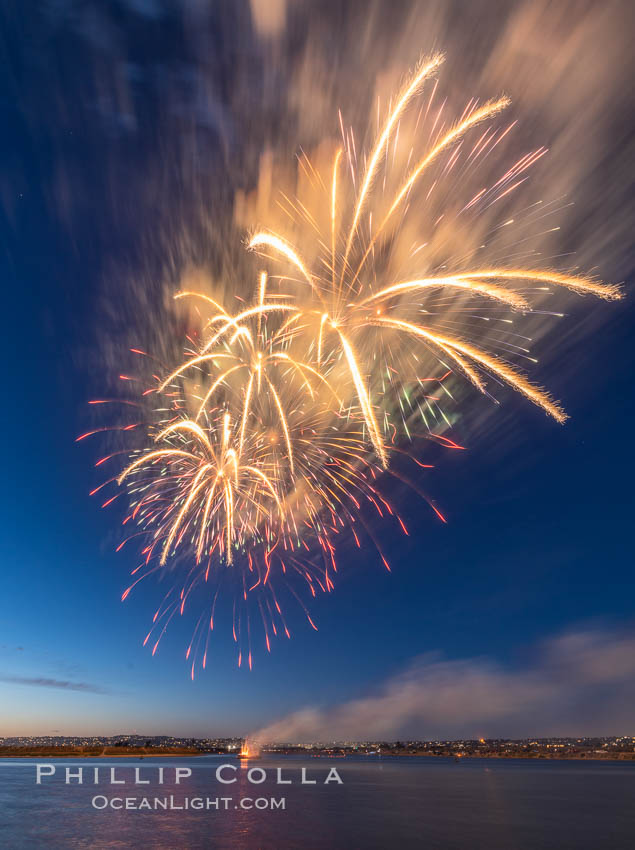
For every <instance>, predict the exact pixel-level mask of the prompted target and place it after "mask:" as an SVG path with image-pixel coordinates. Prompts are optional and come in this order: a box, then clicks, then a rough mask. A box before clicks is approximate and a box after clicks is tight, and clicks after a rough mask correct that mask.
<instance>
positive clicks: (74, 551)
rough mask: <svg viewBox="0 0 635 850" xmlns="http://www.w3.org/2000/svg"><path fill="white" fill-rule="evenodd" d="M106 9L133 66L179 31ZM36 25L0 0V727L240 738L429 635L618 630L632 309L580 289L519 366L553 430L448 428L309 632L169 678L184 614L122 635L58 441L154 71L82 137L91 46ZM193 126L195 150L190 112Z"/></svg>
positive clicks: (522, 414)
mask: <svg viewBox="0 0 635 850" xmlns="http://www.w3.org/2000/svg"><path fill="white" fill-rule="evenodd" d="M133 5H134V4H130V7H132V6H133ZM142 5H143V4H139V6H140V7H141V6H142ZM150 5H152V4H150ZM112 6H113V9H115V10H117V9H119V8H120V7H119V5H118V4H116V3H114V4H112ZM126 6H127V4H123V5H122V7H121V9H120V12H121V14H120V15H118V14H115V13H114V12H113V18H112V20H111V23H110V26H111V28H115V29H116V27H120V28H121V30H117V32H119V33H121V32H122V31H123V32H125V33H127V36H126V38H127V42H126V43H127V47H126V49H127V50H128V51H129V52H132V53H134V54H135V55H134V61H135V62H137V63H139V65H140V67H142V68H143V67H144V62H145V61H148V62H150V61H154V60H153V59H152V57H153V56H155V58H156V56H158V57H159V58H160V59H161V61H165V62H166V63H167V65H168V66H169V65H170V62H171V61H172V59H173V57H174V55H175V54H178V52H179V50H181V51H182V50H183V49H184V48H183V47H182V45H181V47H179V34H178V31H177V32H176V34H174V35H173V36H170V37H168V35H167V30H166V31H159V30H158V29H157V27H159V26H160V22H159V23H157V21H155V20H154V19H151V18H144V17H143V16H142V15H140V14H136V13H135V14H134V15H133V14H131V13H130V12H129V10H128V11H125V10H126ZM64 7H65V4H60V8H64ZM52 20H53V23H51V18H50V15H49V17H47V15H45V14H43V13H42V14H38V15H34V16H33V18H32V19H31V21H30V22H29V24H28V27H29V30H28V32H27V31H26V30H25V29H24V27H25V26H26V23H25V22H24V21H21V20H20V17H19V15H18V14H17V11H16V14H11V13H10V12H7V13H6V16H5V18H4V21H3V24H4V26H3V30H4V39H3V42H2V53H1V54H0V55H1V58H2V65H3V67H4V68H5V71H4V72H3V78H4V80H3V83H2V86H3V89H2V99H1V102H0V105H1V109H2V122H1V123H2V127H3V130H2V141H1V151H0V153H1V160H2V178H1V189H2V203H3V219H2V224H1V227H0V249H1V250H0V255H1V256H0V274H1V278H2V282H3V295H4V297H3V316H4V319H5V322H4V325H5V330H4V332H3V335H2V346H3V349H4V350H3V363H4V366H5V375H4V395H3V398H4V415H3V416H2V420H1V427H2V431H3V435H2V445H3V448H4V454H3V463H2V468H3V480H4V486H3V487H2V488H1V490H0V500H1V510H0V564H1V573H0V693H2V698H0V735H2V734H3V733H4V734H17V733H19V732H20V731H24V732H40V733H42V734H47V733H51V732H52V731H53V730H58V729H61V730H63V731H65V732H68V733H72V732H74V731H77V732H82V731H96V732H97V731H101V732H103V733H113V732H118V731H129V730H132V729H138V730H139V731H148V732H161V731H165V732H166V733H173V734H190V733H191V734H213V733H217V734H221V733H236V734H240V733H242V732H245V731H247V730H249V729H250V728H252V727H253V726H255V725H258V724H260V723H261V722H263V721H269V720H270V719H273V718H275V717H277V716H279V715H280V714H283V713H286V712H287V711H289V710H291V709H294V708H297V707H301V706H303V705H305V704H309V703H310V704H315V703H318V704H321V703H324V704H326V703H330V702H339V701H342V700H345V699H349V698H351V697H354V696H356V695H360V694H363V693H366V692H367V691H368V690H369V689H372V688H373V687H374V685H375V684H376V683H377V682H379V681H382V680H383V679H385V678H386V677H388V676H390V675H392V674H394V673H395V671H398V670H399V669H402V668H404V667H405V666H407V665H408V664H409V662H410V661H411V659H413V658H415V657H416V656H418V655H421V654H422V653H426V652H429V651H432V650H439V651H441V652H442V653H443V654H444V655H445V656H447V657H448V658H466V657H473V656H476V655H485V656H489V657H492V658H494V659H497V660H499V661H500V662H501V663H503V664H505V665H510V666H511V667H513V666H514V665H515V664H516V663H518V660H519V658H522V657H523V653H525V651H526V648H527V647H530V646H532V645H534V644H535V643H536V642H537V641H540V640H542V639H544V638H546V637H548V636H551V635H554V634H557V633H559V632H562V631H564V630H566V629H568V628H570V627H573V626H576V625H578V624H580V623H587V622H589V621H591V622H602V623H603V624H609V626H611V627H612V626H613V625H615V624H618V625H620V626H622V625H624V624H626V625H628V624H629V623H630V622H631V620H632V618H633V599H634V597H635V576H634V574H633V557H632V534H631V529H632V516H633V507H634V505H633V502H634V498H633V483H632V482H633V480H634V477H635V466H634V463H633V460H634V455H633V440H632V436H631V432H632V422H633V416H634V413H635V411H634V409H633V393H632V375H633V365H634V359H635V356H634V353H633V344H632V329H633V319H634V315H635V314H634V311H633V305H632V304H631V303H629V302H626V303H622V304H619V305H617V306H616V305H608V306H607V305H604V304H600V305H597V304H594V305H593V309H594V310H595V311H596V317H597V319H598V320H597V328H599V330H597V331H596V332H595V333H593V334H591V335H590V336H587V337H585V338H579V339H578V340H577V341H576V342H569V343H567V346H566V348H564V349H563V350H562V352H561V353H560V356H561V357H562V358H563V359H565V360H566V363H567V369H566V372H567V374H566V381H565V377H564V375H563V372H562V370H561V369H560V368H559V364H558V362H556V361H555V360H552V362H551V365H550V366H548V367H547V368H543V369H542V371H541V372H540V380H541V381H543V382H544V383H545V384H547V385H548V386H549V387H550V388H551V389H552V390H553V392H554V394H555V395H556V396H557V397H559V398H562V399H563V400H564V401H565V403H566V407H567V410H568V412H569V413H570V414H571V417H572V419H571V421H570V422H569V423H568V424H567V425H566V426H565V427H560V426H557V425H556V424H554V423H552V422H551V421H548V420H547V419H546V418H545V417H544V416H543V415H542V414H541V413H539V412H538V411H536V410H535V409H533V408H531V407H530V406H529V405H527V404H524V403H523V402H522V401H521V400H520V399H518V398H512V397H510V396H507V397H506V406H505V411H504V412H503V413H501V417H503V418H502V419H501V422H500V423H499V426H498V427H497V428H487V429H486V430H484V432H483V433H480V434H461V433H460V432H459V435H458V436H459V438H462V439H464V440H466V441H467V442H468V443H469V445H470V451H468V452H462V453H447V454H444V455H442V456H441V457H440V458H439V468H438V469H437V471H436V472H435V473H434V474H433V475H432V476H430V477H429V478H428V479H427V481H426V486H427V489H428V491H429V492H431V493H432V494H433V495H434V497H435V499H436V501H437V503H438V504H439V505H441V506H442V507H443V509H444V511H445V512H446V514H447V516H448V519H449V523H448V525H446V526H443V525H441V524H440V523H438V522H436V521H435V519H434V517H433V516H432V515H431V514H430V513H429V512H428V510H427V509H426V507H425V505H424V504H422V503H419V502H418V501H415V500H409V501H408V504H407V505H405V506H404V510H403V514H404V517H405V518H406V522H407V525H408V526H409V528H410V530H411V535H410V537H408V538H404V537H396V538H392V537H390V538H388V537H387V538H386V545H388V546H389V547H390V552H389V554H390V560H391V562H392V564H393V567H394V569H393V572H392V573H391V574H387V573H386V572H385V571H384V570H383V569H382V568H381V565H380V563H378V561H377V559H375V558H374V557H366V556H358V562H352V563H349V564H346V565H345V568H343V569H342V570H341V576H340V581H339V583H338V586H337V588H336V592H335V593H334V594H331V595H330V596H329V597H324V598H321V599H318V600H317V602H316V604H315V606H314V609H313V610H314V612H315V618H316V621H317V623H318V625H319V631H318V632H314V631H313V630H312V629H310V628H309V627H308V626H307V625H306V622H305V621H304V620H303V618H302V617H301V616H295V615H293V614H292V615H291V617H290V619H291V623H292V626H293V631H294V635H295V636H294V639H293V640H292V641H286V642H284V643H282V642H279V643H278V645H277V646H276V649H275V652H274V653H273V654H272V655H271V656H265V655H264V654H262V653H260V654H259V657H258V658H257V663H256V665H255V669H254V670H253V672H251V673H250V672H248V671H246V670H245V669H242V670H238V669H237V668H236V664H235V653H234V651H233V649H232V648H231V646H230V643H231V641H230V639H229V638H230V636H229V635H219V636H217V637H216V639H215V640H214V641H213V643H212V652H211V661H210V664H209V667H208V670H207V672H206V673H205V674H204V675H201V676H199V677H198V678H197V679H196V680H195V681H194V682H191V681H190V679H189V676H188V667H187V665H186V663H185V661H184V658H183V653H184V648H185V646H186V645H187V639H188V635H189V631H190V630H191V626H192V623H191V622H190V623H187V624H178V623H177V624H176V625H175V627H174V628H172V629H171V631H170V633H169V634H168V636H167V638H166V639H165V640H164V642H163V643H162V646H161V650H160V652H159V653H158V655H157V656H155V657H154V658H151V656H150V653H149V651H148V650H147V649H143V648H142V647H141V640H142V638H143V636H144V635H145V632H146V630H147V624H148V622H149V619H150V616H151V614H152V612H153V610H154V608H153V602H154V600H156V599H157V598H158V593H157V589H156V588H152V587H150V586H149V587H148V590H147V591H144V592H141V593H137V594H133V595H132V596H131V597H130V598H129V599H128V600H127V601H126V603H125V604H122V603H121V602H120V601H119V600H120V595H121V592H122V590H123V589H124V588H125V587H126V585H127V573H128V571H129V570H130V568H131V567H133V566H134V565H135V563H134V555H133V554H132V552H130V553H129V554H125V552H124V553H122V554H119V555H115V554H114V552H113V549H114V541H115V531H116V524H115V523H116V514H109V513H107V512H102V511H99V510H98V508H97V505H96V504H95V503H94V502H93V501H91V500H90V499H89V498H88V495H87V494H88V491H89V490H90V489H91V488H92V487H93V486H94V483H95V477H94V471H93V470H92V468H91V464H92V463H93V462H94V459H95V457H96V452H97V448H96V446H89V445H87V444H81V445H79V446H78V445H77V444H76V443H75V442H74V440H75V437H76V435H77V434H79V433H80V432H81V431H82V430H85V425H86V422H87V413H86V402H87V400H88V399H89V398H91V397H94V396H95V395H99V394H100V392H101V390H102V386H103V382H102V378H101V376H100V374H99V372H98V370H97V368H96V366H95V364H94V363H92V362H90V361H89V359H88V358H87V357H86V356H85V353H86V352H87V351H89V350H90V348H91V341H92V338H93V335H95V336H96V327H97V325H98V323H99V316H98V313H99V309H100V307H101V304H102V303H103V302H102V301H101V297H102V296H101V292H102V288H103V280H104V275H105V274H106V273H107V272H108V271H109V270H110V266H109V264H110V263H111V262H112V261H113V258H114V259H115V260H116V261H119V262H121V263H122V264H123V263H128V262H129V263H130V264H131V266H132V267H134V263H135V256H136V255H135V240H136V237H137V235H138V234H139V232H140V231H139V230H137V229H136V228H135V226H134V222H135V219H136V217H137V216H140V217H141V218H142V219H143V222H142V226H141V225H140V229H143V227H145V225H146V224H147V223H148V218H149V217H150V216H151V206H152V205H151V203H150V202H149V201H148V199H147V198H144V199H143V202H142V203H141V202H140V206H139V208H135V193H137V192H139V194H141V192H140V187H141V186H142V184H143V168H144V165H147V167H148V168H150V167H151V164H152V163H154V162H156V161H157V160H160V159H161V157H162V156H165V153H162V152H161V143H160V142H159V141H157V138H156V136H155V133H154V129H155V128H156V126H157V124H158V123H159V122H160V121H161V120H162V119H161V99H160V97H157V91H158V90H160V81H159V82H157V85H156V89H155V88H154V87H153V86H149V87H148V88H147V89H146V90H145V92H144V97H143V98H141V97H140V98H139V102H137V103H136V104H135V109H137V114H138V116H139V115H140V117H139V118H138V122H137V124H136V126H135V128H134V129H133V130H129V129H126V128H125V127H123V128H120V129H119V130H117V129H116V128H113V126H112V124H109V125H108V132H106V129H105V126H104V122H105V119H104V114H103V110H102V111H100V109H98V108H97V106H96V105H95V104H96V102H97V100H98V94H99V84H100V83H101V82H103V80H104V79H110V78H109V77H107V76H106V77H103V76H100V70H99V64H100V62H101V61H102V60H103V61H104V62H105V63H106V59H107V56H106V55H105V52H104V55H98V54H99V52H100V50H102V51H105V49H104V48H103V47H100V46H99V44H98V41H99V40H98V39H93V40H90V39H88V38H87V37H86V34H85V33H83V34H82V35H81V37H80V36H79V35H78V34H77V29H76V28H74V27H73V26H71V24H70V23H69V21H68V20H67V19H66V18H64V15H63V14H62V13H61V12H60V13H59V17H57V18H56V17H54V18H53V19H52ZM95 26H98V25H97V24H95ZM142 28H143V33H144V36H143V37H142V34H141V30H142ZM98 31H101V30H99V26H98ZM109 32H110V35H111V36H112V31H110V30H109ZM221 41H222V39H221ZM219 43H220V42H219ZM247 48H248V45H246V44H242V49H244V50H245V51H246V50H247ZM175 61H176V60H175ZM131 62H132V59H131ZM223 62H224V60H223V51H222V50H221V49H220V48H219V58H218V68H217V72H218V74H219V75H220V76H219V79H221V81H222V84H219V89H220V90H222V89H223V88H224V87H229V86H231V85H232V79H231V76H230V75H229V74H228V73H227V72H226V70H225V68H224V64H223ZM106 64H107V63H106ZM212 64H213V62H212ZM221 102H222V97H221ZM167 141H168V148H169V143H170V138H169V136H168V140H167ZM199 143H200V146H201V147H202V146H203V144H209V146H210V158H211V159H212V160H213V157H214V131H213V129H212V130H210V134H209V137H208V136H205V137H204V138H203V139H202V141H201V140H199ZM236 148H237V149H239V148H240V140H239V138H237V139H236ZM614 155H615V156H619V155H620V151H619V150H616V151H615V152H614ZM167 161H169V152H168V155H167ZM102 166H103V167H102ZM167 170H168V172H169V169H167ZM165 179H166V183H167V184H170V181H171V180H172V179H174V180H175V181H176V179H177V178H176V177H174V178H173V177H172V176H170V175H169V174H168V176H167V177H166V178H165ZM164 191H165V193H166V195H167V194H168V193H169V191H170V188H169V185H168V188H164ZM183 203H186V200H184V201H183ZM140 238H141V237H140ZM143 238H144V239H147V232H144V236H143ZM630 256H632V249H631V248H630V246H625V248H624V253H623V256H622V257H618V258H616V257H614V256H612V257H611V269H612V270H615V269H618V270H621V277H622V279H623V278H628V277H629V275H630V271H631V265H630V259H629V257H630ZM157 262H160V257H158V258H157ZM116 294H117V293H116V292H114V293H113V298H115V297H116ZM631 300H632V299H631ZM602 317H604V318H602ZM572 364H573V365H572ZM476 404H481V405H487V404H488V402H487V401H486V400H485V399H477V400H476ZM488 421H489V422H490V423H491V422H492V419H491V418H490V419H489V420H488ZM502 434H504V437H502ZM16 678H22V679H24V680H25V681H24V682H16V681H15V679H16ZM10 679H13V680H14V681H9V680H10ZM43 679H45V680H56V682H57V683H58V684H59V687H51V686H47V684H46V682H44V683H43V682H42V681H41V680H43ZM26 680H30V681H26ZM38 682H39V684H38ZM64 683H67V684H66V685H64ZM82 683H83V685H84V686H85V687H84V689H83V690H82V689H81V688H82ZM50 684H51V683H50V682H49V685H50ZM70 685H75V686H78V687H79V689H76V688H75V689H74V688H73V687H70ZM93 691H98V692H93Z"/></svg>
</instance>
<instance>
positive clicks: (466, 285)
mask: <svg viewBox="0 0 635 850" xmlns="http://www.w3.org/2000/svg"><path fill="white" fill-rule="evenodd" d="M474 277H477V276H476V275H475V276H474ZM443 287H450V288H456V289H464V290H466V291H468V292H473V293H475V294H476V295H483V296H485V297H487V298H493V299H494V300H495V301H500V302H502V303H503V304H509V306H510V307H513V308H514V309H516V310H528V309H529V303H528V301H527V299H526V298H523V296H522V295H519V293H517V292H514V290H512V289H507V288H506V287H502V286H497V285H496V284H488V283H486V282H483V281H479V280H475V279H473V277H472V275H470V276H469V277H468V276H467V275H466V276H465V277H463V276H461V275H453V276H451V277H429V278H422V279H421V280H407V281H404V282H403V283H395V284H393V285H392V286H387V287H385V288H384V289H381V290H380V291H379V292H376V293H375V294H374V295H369V296H368V298H364V299H363V300H362V301H360V302H359V306H360V307H361V306H363V305H365V304H369V303H370V302H371V301H377V300H379V299H383V298H389V297H391V296H393V295H398V294H403V293H406V292H415V291H419V290H425V289H433V288H443Z"/></svg>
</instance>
